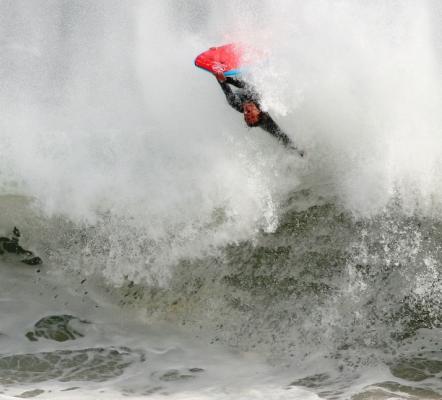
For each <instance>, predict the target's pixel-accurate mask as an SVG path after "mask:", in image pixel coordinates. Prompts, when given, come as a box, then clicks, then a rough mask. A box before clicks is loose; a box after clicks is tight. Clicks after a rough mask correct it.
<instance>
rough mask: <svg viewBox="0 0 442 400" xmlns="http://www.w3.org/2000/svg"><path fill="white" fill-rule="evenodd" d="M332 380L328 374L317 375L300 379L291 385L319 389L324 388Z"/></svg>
mask: <svg viewBox="0 0 442 400" xmlns="http://www.w3.org/2000/svg"><path fill="white" fill-rule="evenodd" d="M329 379H330V375H328V374H316V375H311V376H307V377H305V378H302V379H298V380H296V381H294V382H292V383H291V384H290V386H304V387H308V388H319V387H322V386H324V383H325V382H326V381H328V380H329Z"/></svg>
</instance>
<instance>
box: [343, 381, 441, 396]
mask: <svg viewBox="0 0 442 400" xmlns="http://www.w3.org/2000/svg"><path fill="white" fill-rule="evenodd" d="M399 396H400V397H399ZM393 398H394V399H396V398H401V399H404V400H440V399H441V398H442V394H441V393H437V392H435V391H433V390H431V389H424V388H419V387H413V386H406V385H401V384H400V383H397V382H381V383H378V384H375V385H370V386H367V387H366V388H364V389H363V391H362V392H360V393H357V394H355V395H353V396H352V397H351V400H374V399H376V400H389V399H393Z"/></svg>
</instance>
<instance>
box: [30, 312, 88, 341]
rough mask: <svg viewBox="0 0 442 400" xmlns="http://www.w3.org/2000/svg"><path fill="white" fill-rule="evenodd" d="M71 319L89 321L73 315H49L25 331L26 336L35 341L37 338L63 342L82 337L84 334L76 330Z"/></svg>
mask: <svg viewBox="0 0 442 400" xmlns="http://www.w3.org/2000/svg"><path fill="white" fill-rule="evenodd" d="M72 321H76V322H78V323H81V324H89V323H90V322H88V321H83V320H80V319H79V318H77V317H74V316H73V315H50V316H48V317H44V318H42V319H40V320H39V321H38V322H36V324H35V325H34V330H33V331H29V332H27V333H26V337H27V338H28V339H29V340H30V341H32V342H36V341H37V340H38V338H45V339H49V340H55V341H57V342H65V341H67V340H75V339H78V338H81V337H83V336H84V335H83V334H82V333H81V332H78V331H77V330H76V329H74V328H73V327H72V326H71V322H72Z"/></svg>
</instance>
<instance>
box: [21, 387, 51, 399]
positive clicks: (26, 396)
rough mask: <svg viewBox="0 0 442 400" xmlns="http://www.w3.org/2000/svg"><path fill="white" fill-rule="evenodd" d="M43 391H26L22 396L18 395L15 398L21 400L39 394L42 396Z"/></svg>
mask: <svg viewBox="0 0 442 400" xmlns="http://www.w3.org/2000/svg"><path fill="white" fill-rule="evenodd" d="M44 392H45V391H44V390H42V389H34V390H28V391H26V392H23V393H22V394H19V395H17V396H15V397H19V398H21V399H29V398H31V397H37V396H39V395H41V394H43V393H44Z"/></svg>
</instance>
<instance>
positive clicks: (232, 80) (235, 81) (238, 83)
mask: <svg viewBox="0 0 442 400" xmlns="http://www.w3.org/2000/svg"><path fill="white" fill-rule="evenodd" d="M224 82H226V83H229V84H230V85H233V86H236V87H237V88H240V89H244V88H245V87H246V85H247V84H246V83H245V82H244V81H242V80H241V79H237V78H232V77H231V76H228V77H226V80H225V81H224Z"/></svg>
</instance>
